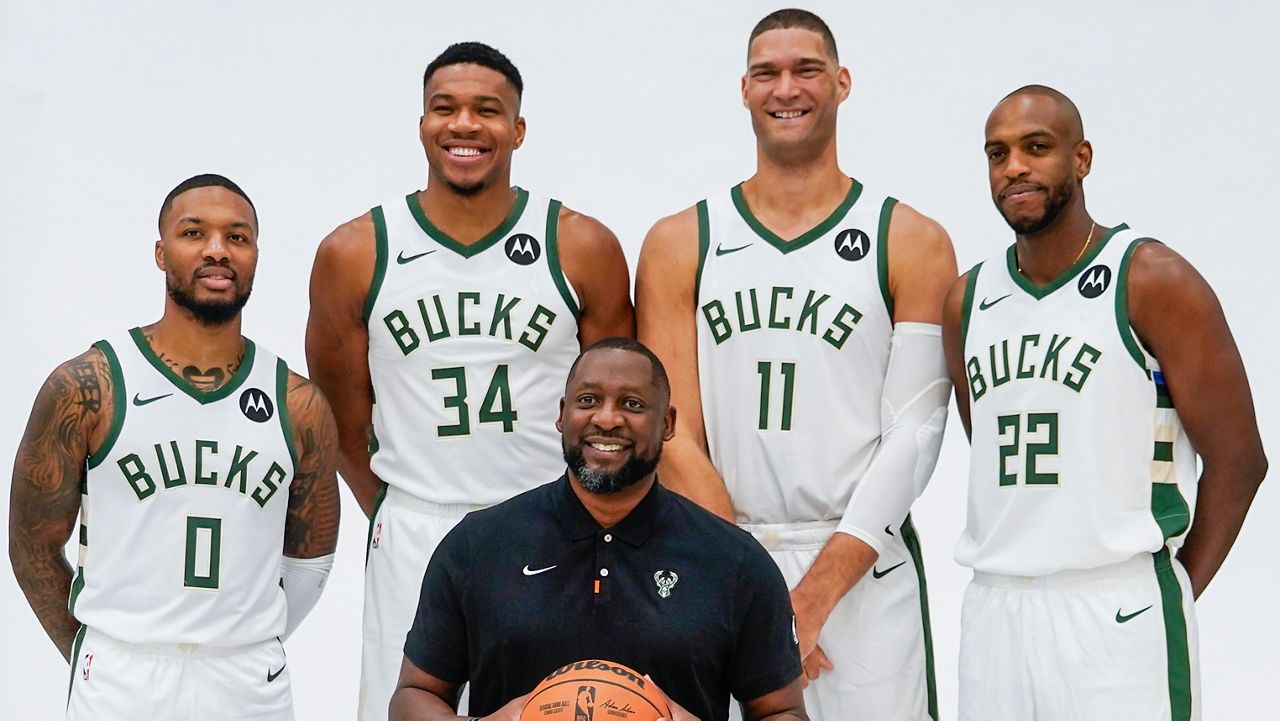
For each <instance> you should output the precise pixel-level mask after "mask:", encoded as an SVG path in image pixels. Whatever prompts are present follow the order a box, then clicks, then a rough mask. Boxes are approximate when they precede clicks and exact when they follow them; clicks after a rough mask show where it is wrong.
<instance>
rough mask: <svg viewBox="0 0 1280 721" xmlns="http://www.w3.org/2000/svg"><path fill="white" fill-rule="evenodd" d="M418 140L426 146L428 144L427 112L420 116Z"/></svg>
mask: <svg viewBox="0 0 1280 721" xmlns="http://www.w3.org/2000/svg"><path fill="white" fill-rule="evenodd" d="M418 140H419V142H421V143H422V146H423V147H424V148H425V147H426V145H427V116H426V114H425V113H423V114H422V115H419V116H418Z"/></svg>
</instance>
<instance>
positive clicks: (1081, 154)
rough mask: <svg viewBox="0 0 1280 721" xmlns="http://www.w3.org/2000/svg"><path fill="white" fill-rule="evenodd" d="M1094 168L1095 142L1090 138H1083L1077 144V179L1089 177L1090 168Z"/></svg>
mask: <svg viewBox="0 0 1280 721" xmlns="http://www.w3.org/2000/svg"><path fill="white" fill-rule="evenodd" d="M1092 168H1093V144H1092V143H1090V142H1089V141H1088V140H1081V141H1080V142H1079V143H1077V144H1076V180H1084V179H1085V178H1087V177H1089V170H1090V169H1092Z"/></svg>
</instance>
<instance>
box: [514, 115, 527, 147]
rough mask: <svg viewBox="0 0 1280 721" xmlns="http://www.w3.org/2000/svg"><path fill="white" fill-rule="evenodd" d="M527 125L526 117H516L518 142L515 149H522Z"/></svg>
mask: <svg viewBox="0 0 1280 721" xmlns="http://www.w3.org/2000/svg"><path fill="white" fill-rule="evenodd" d="M524 131H525V123H524V116H523V115H520V116H517V117H516V142H515V146H514V147H517V148H518V147H520V146H521V145H522V144H523V143H524Z"/></svg>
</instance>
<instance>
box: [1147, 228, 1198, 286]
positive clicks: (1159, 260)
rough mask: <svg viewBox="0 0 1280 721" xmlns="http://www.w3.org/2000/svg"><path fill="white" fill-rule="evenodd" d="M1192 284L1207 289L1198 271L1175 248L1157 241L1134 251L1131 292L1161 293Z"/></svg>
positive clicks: (1149, 242)
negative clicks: (1202, 285)
mask: <svg viewBox="0 0 1280 721" xmlns="http://www.w3.org/2000/svg"><path fill="white" fill-rule="evenodd" d="M1188 283H1190V284H1205V285H1207V283H1206V282H1205V280H1204V278H1203V276H1201V275H1200V273H1199V272H1198V271H1197V270H1196V269H1195V267H1194V266H1192V265H1191V263H1190V262H1189V261H1187V259H1186V258H1183V257H1182V256H1181V255H1179V254H1178V252H1177V251H1175V250H1174V249H1173V248H1170V247H1169V246H1167V245H1165V244H1164V243H1161V242H1160V241H1158V240H1155V239H1154V238H1153V239H1151V240H1150V241H1148V242H1146V243H1143V244H1141V245H1139V246H1138V247H1137V248H1136V249H1134V251H1133V256H1132V258H1131V259H1130V261H1129V276H1128V284H1129V288H1130V289H1131V290H1133V289H1135V288H1136V289H1138V290H1147V291H1158V290H1160V289H1162V288H1179V287H1182V286H1183V285H1184V284H1188Z"/></svg>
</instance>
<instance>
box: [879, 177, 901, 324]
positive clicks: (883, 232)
mask: <svg viewBox="0 0 1280 721" xmlns="http://www.w3.org/2000/svg"><path fill="white" fill-rule="evenodd" d="M897 205H898V199H897V198H885V199H884V205H881V206H880V228H879V230H878V231H877V232H876V275H877V276H879V278H880V295H881V296H883V297H884V309H885V310H887V311H889V324H890V325H892V324H893V293H890V292H889V222H890V221H891V220H892V219H893V209H894V208H895V207H897Z"/></svg>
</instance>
